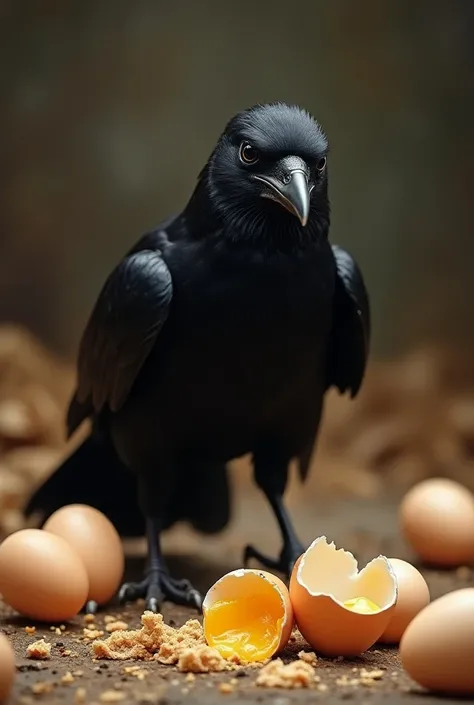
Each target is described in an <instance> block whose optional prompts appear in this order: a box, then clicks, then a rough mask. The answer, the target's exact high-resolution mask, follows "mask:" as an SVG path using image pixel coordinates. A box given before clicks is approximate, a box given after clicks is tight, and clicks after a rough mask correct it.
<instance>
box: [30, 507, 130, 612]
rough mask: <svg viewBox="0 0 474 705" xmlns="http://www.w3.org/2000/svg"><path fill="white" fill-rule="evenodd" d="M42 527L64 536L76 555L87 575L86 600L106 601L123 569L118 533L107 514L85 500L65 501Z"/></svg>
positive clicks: (117, 584)
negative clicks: (87, 591) (81, 501)
mask: <svg viewBox="0 0 474 705" xmlns="http://www.w3.org/2000/svg"><path fill="white" fill-rule="evenodd" d="M44 530H45V531H48V532H50V533H52V534H56V535H57V536H61V537H62V538H63V539H65V540H66V541H67V542H68V543H69V544H70V545H71V546H72V547H73V548H74V549H75V550H76V551H77V553H78V554H79V555H80V557H81V558H82V560H83V562H84V565H85V566H86V570H87V575H88V576H89V595H88V599H89V600H95V601H96V602H98V603H99V604H105V603H106V602H108V601H109V600H110V599H111V598H112V597H113V596H114V595H115V593H116V592H117V589H118V587H119V585H120V581H121V580H122V576H123V571H124V563H125V559H124V551H123V546H122V541H121V540H120V536H119V535H118V533H117V531H116V530H115V527H114V525H113V524H112V522H111V521H109V519H107V517H106V516H105V515H104V514H102V513H101V512H99V511H98V510H97V509H94V508H93V507H89V506H87V505H85V504H69V505H67V506H66V507H62V508H61V509H58V511H56V512H54V514H52V515H51V516H50V517H49V519H48V521H47V522H46V523H45V525H44Z"/></svg>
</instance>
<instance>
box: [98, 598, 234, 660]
mask: <svg viewBox="0 0 474 705" xmlns="http://www.w3.org/2000/svg"><path fill="white" fill-rule="evenodd" d="M141 622H142V627H141V629H130V630H127V631H125V630H119V631H117V632H113V633H112V634H111V635H110V636H109V637H107V639H98V640H96V641H94V643H93V644H92V650H93V656H95V657H96V658H97V659H113V660H124V661H125V660H128V659H138V660H143V661H151V660H155V661H159V662H160V663H165V664H173V665H174V664H178V669H179V670H180V671H183V672H185V671H192V672H195V673H207V672H209V671H223V670H226V669H231V668H233V665H232V664H231V663H228V662H227V661H226V660H225V659H224V658H223V657H222V656H221V655H220V654H219V652H218V651H217V650H216V649H212V648H211V647H209V646H207V644H206V641H205V639H204V633H203V630H202V626H201V624H200V623H199V622H198V620H197V619H190V620H188V621H187V622H186V624H184V625H183V626H182V627H179V628H178V629H175V628H174V627H170V626H168V625H167V624H165V623H164V621H163V615H161V614H154V613H153V612H150V611H146V612H144V613H143V614H142V617H141Z"/></svg>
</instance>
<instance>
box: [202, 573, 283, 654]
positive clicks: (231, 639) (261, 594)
mask: <svg viewBox="0 0 474 705" xmlns="http://www.w3.org/2000/svg"><path fill="white" fill-rule="evenodd" d="M216 610H219V611H220V613H218V612H217V611H216ZM203 615H204V621H203V627H204V635H205V637H206V641H207V643H208V644H209V645H210V646H214V647H215V648H217V649H218V650H219V651H220V653H221V654H222V656H224V658H227V659H236V660H240V661H241V662H242V663H246V662H251V661H262V660H264V659H267V658H269V657H271V656H273V655H274V654H276V653H277V652H278V651H280V650H281V649H283V648H284V647H285V646H286V644H287V643H288V640H289V638H290V635H291V631H292V628H293V610H292V607H291V602H290V596H289V593H288V588H287V587H286V585H285V584H284V583H283V582H282V581H281V580H280V578H278V577H277V576H276V575H272V574H271V573H268V572H267V571H265V570H253V569H250V568H249V569H245V568H241V569H239V570H234V571H232V572H230V573H227V574H226V575H224V576H223V577H222V578H220V580H218V581H217V582H216V583H215V584H214V585H213V586H212V587H211V588H210V590H209V591H208V593H207V594H206V597H205V598H204V602H203Z"/></svg>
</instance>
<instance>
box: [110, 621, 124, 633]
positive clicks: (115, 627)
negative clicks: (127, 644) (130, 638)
mask: <svg viewBox="0 0 474 705" xmlns="http://www.w3.org/2000/svg"><path fill="white" fill-rule="evenodd" d="M105 629H106V631H108V632H110V633H112V632H120V631H122V632H123V631H125V629H128V624H127V622H122V621H120V620H117V621H116V622H108V624H107V626H106V627H105Z"/></svg>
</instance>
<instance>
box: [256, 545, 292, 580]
mask: <svg viewBox="0 0 474 705" xmlns="http://www.w3.org/2000/svg"><path fill="white" fill-rule="evenodd" d="M304 550H305V549H304V548H303V546H301V544H299V543H298V542H294V543H289V544H285V545H284V546H283V549H282V551H281V553H280V556H279V558H278V559H275V558H270V557H269V556H266V555H265V554H263V553H260V551H258V550H257V549H256V548H254V546H246V547H245V549H244V566H247V565H248V563H249V561H250V560H251V559H252V558H253V559H254V560H256V561H258V562H259V563H261V564H262V565H263V566H264V567H265V568H268V570H272V571H276V572H279V573H283V574H285V575H286V576H288V577H290V576H291V574H292V572H293V568H294V566H295V563H296V561H297V560H298V558H299V557H300V556H301V554H302V553H304Z"/></svg>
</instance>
